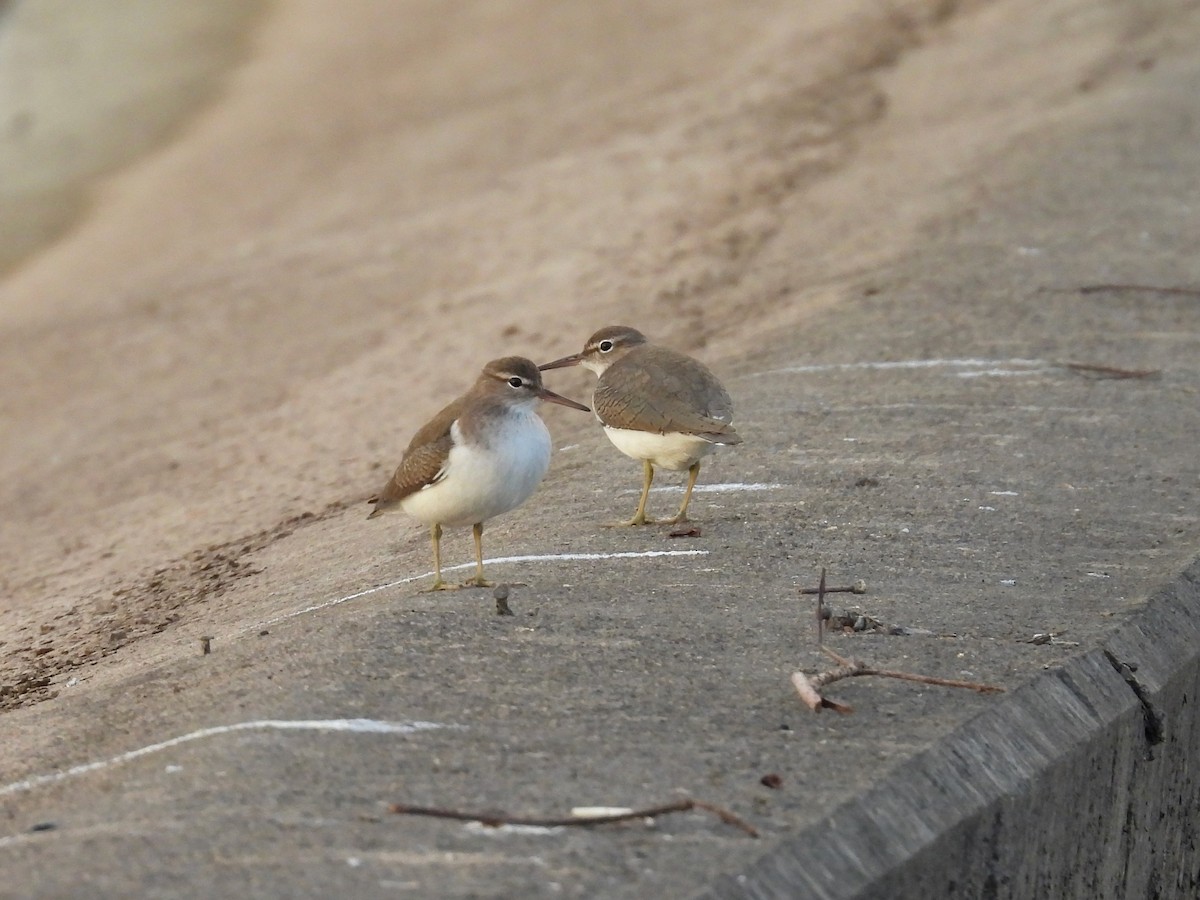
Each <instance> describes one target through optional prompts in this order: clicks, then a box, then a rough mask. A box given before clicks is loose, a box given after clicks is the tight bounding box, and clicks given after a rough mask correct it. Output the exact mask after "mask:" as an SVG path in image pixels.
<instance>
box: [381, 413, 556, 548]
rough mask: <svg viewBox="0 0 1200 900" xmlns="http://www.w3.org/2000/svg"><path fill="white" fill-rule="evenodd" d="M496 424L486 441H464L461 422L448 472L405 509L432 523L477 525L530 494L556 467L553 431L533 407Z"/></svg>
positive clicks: (408, 501)
mask: <svg viewBox="0 0 1200 900" xmlns="http://www.w3.org/2000/svg"><path fill="white" fill-rule="evenodd" d="M494 424H495V428H494V430H492V431H490V433H489V437H490V440H489V442H488V444H487V445H486V446H483V445H478V444H464V443H462V437H461V434H460V432H459V430H458V425H457V423H456V424H455V425H454V427H453V428H452V429H451V434H452V436H453V437H454V441H455V444H454V447H453V449H451V451H450V456H449V459H448V460H447V461H446V467H445V475H444V477H443V478H441V479H440V480H439V481H437V482H435V483H434V484H431V485H430V486H429V487H426V488H422V489H421V490H419V491H417V492H416V493H415V494H410V495H409V496H408V497H405V498H404V500H402V501H401V506H402V507H403V509H404V511H405V512H406V513H408V514H409V515H411V516H413V517H415V518H417V519H420V520H421V521H422V522H426V523H428V524H433V523H435V522H436V523H438V524H441V525H474V524H475V523H476V522H483V521H486V520H487V519H490V518H492V517H494V516H498V515H500V514H501V513H506V512H508V511H509V510H512V509H516V508H517V507H518V506H520V505H521V504H522V503H524V502H525V501H526V500H527V499H529V496H530V495H531V494H532V493H533V492H534V490H535V489H536V488H537V486H538V484H539V483H540V482H541V480H542V477H543V476H544V475H545V474H546V470H547V469H548V468H549V467H550V449H551V447H550V432H548V431H547V430H546V426H545V425H544V424H543V422H542V420H541V418H540V417H539V416H538V415H537V413H535V412H532V411H529V412H524V411H517V412H513V413H511V414H508V415H505V416H502V417H499V418H497V419H496V420H495V422H494Z"/></svg>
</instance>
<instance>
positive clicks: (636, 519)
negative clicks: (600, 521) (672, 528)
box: [604, 516, 658, 528]
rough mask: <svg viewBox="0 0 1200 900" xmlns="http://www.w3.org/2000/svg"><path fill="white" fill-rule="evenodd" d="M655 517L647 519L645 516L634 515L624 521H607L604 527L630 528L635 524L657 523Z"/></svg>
mask: <svg viewBox="0 0 1200 900" xmlns="http://www.w3.org/2000/svg"><path fill="white" fill-rule="evenodd" d="M657 524H658V520H657V519H647V518H646V517H645V516H634V517H633V518H632V519H629V520H627V521H625V522H609V523H607V524H606V525H605V526H604V527H605V528H632V527H633V526H635V525H657Z"/></svg>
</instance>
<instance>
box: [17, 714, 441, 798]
mask: <svg viewBox="0 0 1200 900" xmlns="http://www.w3.org/2000/svg"><path fill="white" fill-rule="evenodd" d="M457 727H460V726H456V725H440V724H438V723H437V722H384V721H380V720H378V719H314V720H291V719H260V720H257V721H253V722H236V723H234V724H233V725H216V726H214V727H212V728H201V729H200V730H199V731H193V732H190V733H189V734H183V735H180V736H179V737H174V738H171V739H170V740H166V741H160V742H159V743H157V744H149V745H148V746H145V747H139V748H138V749H137V750H130V751H128V752H127V753H121V754H118V755H117V756H113V757H110V758H109V759H101V760H97V761H95V762H90V763H82V764H81V765H78V766H72V767H71V768H69V769H63V770H62V771H61V772H52V773H50V774H49V775H35V776H34V777H32V778H26V779H25V780H24V781H15V782H13V783H12V784H6V785H4V786H3V787H0V797H3V796H5V795H7V794H19V793H21V792H23V791H29V790H32V789H33V788H36V787H41V786H42V785H46V784H54V783H55V782H58V781H65V780H66V779H68V778H74V777H75V776H76V775H86V774H87V773H88V772H98V771H100V770H101V769H107V768H110V767H112V766H117V765H120V764H122V763H127V762H129V761H130V760H134V759H139V758H141V757H143V756H149V755H151V754H153V753H160V752H162V751H163V750H170V749H171V748H172V747H178V746H180V745H182V744H188V743H191V742H192V741H199V740H203V739H204V738H210V737H216V736H217V735H221V734H233V733H234V732H238V731H336V732H350V733H352V734H415V733H416V732H418V731H432V730H434V729H438V728H457Z"/></svg>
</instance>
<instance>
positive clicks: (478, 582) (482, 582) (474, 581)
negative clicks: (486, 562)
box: [458, 575, 496, 588]
mask: <svg viewBox="0 0 1200 900" xmlns="http://www.w3.org/2000/svg"><path fill="white" fill-rule="evenodd" d="M458 586H459V587H465V588H475V587H479V588H489V587H495V586H496V582H494V581H488V580H487V579H486V578H483V577H481V576H478V575H477V576H475V577H474V578H468V579H467V580H466V581H464V582H463V583H462V584H461V585H458Z"/></svg>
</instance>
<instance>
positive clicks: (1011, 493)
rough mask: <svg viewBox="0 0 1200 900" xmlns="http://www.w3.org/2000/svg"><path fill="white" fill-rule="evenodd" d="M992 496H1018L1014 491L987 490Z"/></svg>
mask: <svg viewBox="0 0 1200 900" xmlns="http://www.w3.org/2000/svg"><path fill="white" fill-rule="evenodd" d="M988 493H989V494H991V495H992V496H993V497H1019V496H1021V495H1020V494H1018V493H1017V492H1016V491H988Z"/></svg>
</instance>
